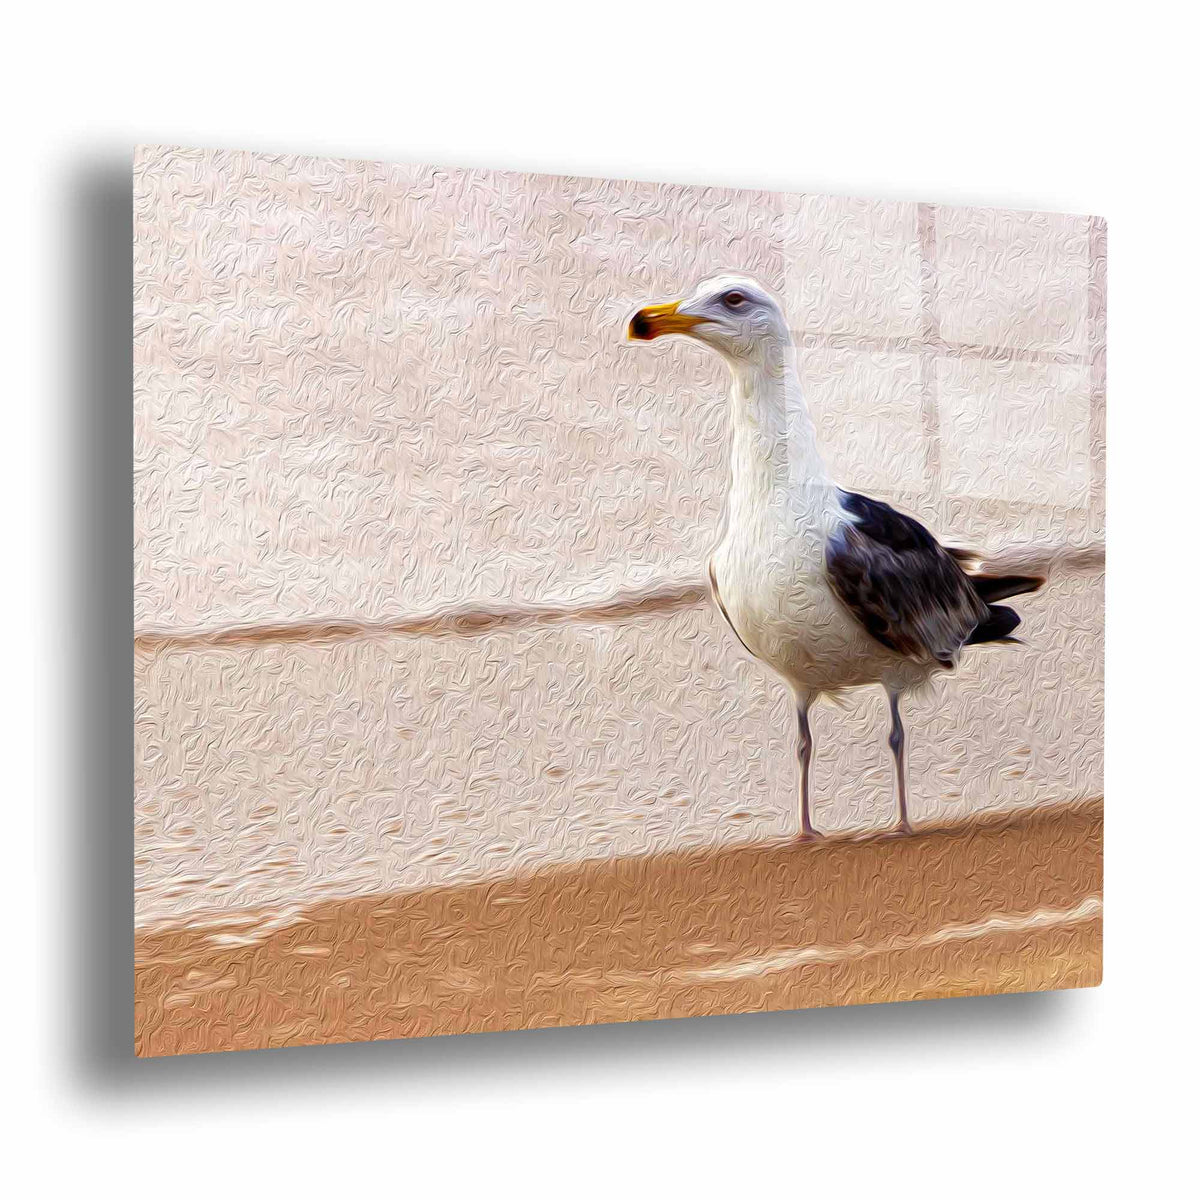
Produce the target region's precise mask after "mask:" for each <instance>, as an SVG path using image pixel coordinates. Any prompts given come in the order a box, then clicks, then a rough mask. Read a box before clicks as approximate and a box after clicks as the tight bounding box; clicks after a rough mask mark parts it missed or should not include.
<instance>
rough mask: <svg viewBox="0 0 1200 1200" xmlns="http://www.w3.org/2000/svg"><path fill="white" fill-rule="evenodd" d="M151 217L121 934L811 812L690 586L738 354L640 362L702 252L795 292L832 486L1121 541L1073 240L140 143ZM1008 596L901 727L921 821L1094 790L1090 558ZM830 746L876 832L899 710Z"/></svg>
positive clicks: (941, 511) (642, 188)
mask: <svg viewBox="0 0 1200 1200" xmlns="http://www.w3.org/2000/svg"><path fill="white" fill-rule="evenodd" d="M136 221H137V228H136V246H135V356H136V363H135V371H136V395H135V537H136V545H135V606H136V623H137V631H138V634H139V643H138V650H137V872H138V874H137V905H138V916H139V920H140V921H142V922H148V921H153V920H158V919H163V918H169V917H172V916H178V915H181V914H184V913H188V912H195V911H202V910H206V909H210V908H213V907H220V906H230V907H243V906H251V905H262V904H269V905H284V904H288V903H300V902H304V901H306V900H310V899H313V898H315V897H316V896H319V895H323V894H342V893H346V892H359V891H370V890H373V889H379V888H391V887H397V886H417V885H423V884H428V883H432V882H437V881H442V880H448V879H452V878H460V877H463V876H467V875H479V874H483V873H488V872H493V871H507V870H511V869H513V868H514V867H517V866H522V865H528V864H530V863H532V862H536V861H543V860H546V859H556V858H577V857H583V856H592V855H601V854H609V853H614V852H615V853H629V854H633V853H642V852H646V851H649V850H655V849H662V848H664V847H666V846H669V845H681V844H687V843H697V842H713V841H722V840H747V839H756V838H761V837H767V836H778V835H783V834H785V833H788V832H790V831H791V830H792V828H793V826H794V823H795V803H794V792H795V778H794V767H793V762H792V755H793V736H792V728H791V718H790V714H789V713H788V711H787V705H786V696H785V694H784V691H783V688H782V687H781V686H780V685H779V684H778V683H777V682H776V681H775V679H774V678H773V676H772V675H771V674H770V672H769V671H768V670H766V669H765V668H763V667H761V666H760V665H759V664H757V663H754V662H752V661H750V660H748V659H747V658H746V657H745V655H744V654H743V653H742V652H741V651H740V648H739V647H738V646H737V644H736V643H735V642H733V639H732V638H731V636H730V635H728V634H727V632H726V631H725V630H724V628H723V627H722V626H721V624H720V622H719V621H717V620H716V619H714V617H713V614H712V612H711V610H710V609H709V608H708V607H707V605H706V604H705V603H703V602H698V603H688V602H687V594H688V593H687V589H688V588H689V587H691V586H692V585H694V584H695V583H696V582H697V581H698V580H699V579H700V578H701V576H702V572H703V563H704V560H705V558H706V556H707V551H708V548H709V546H710V544H711V541H712V538H713V532H714V525H715V521H716V517H717V513H718V511H719V505H720V499H721V496H722V493H723V490H724V486H725V465H724V457H725V423H726V412H725V403H726V402H725V394H724V393H725V380H724V376H723V368H722V367H721V366H720V365H719V364H718V363H717V362H716V361H715V360H713V359H712V358H710V357H708V356H707V355H704V354H703V353H701V352H700V351H699V350H698V349H697V348H696V347H694V346H691V345H687V344H663V343H656V344H655V345H654V346H652V347H646V346H641V345H630V344H628V343H626V342H625V340H624V328H625V322H626V319H627V317H628V315H629V313H630V312H631V310H632V309H634V308H635V307H636V306H637V305H639V304H641V303H644V302H646V301H648V300H652V299H661V298H667V297H671V296H675V295H679V294H680V293H681V292H682V291H683V290H685V289H687V288H688V287H690V286H691V285H692V284H693V283H694V282H696V281H697V280H698V279H699V278H701V277H702V276H704V275H706V274H709V273H711V272H713V271H716V270H722V269H730V268H732V269H737V270H741V271H748V272H750V273H752V274H755V275H757V276H758V277H759V278H760V279H762V280H763V282H765V283H766V284H768V285H769V286H771V287H772V288H774V289H776V290H777V291H778V292H779V293H780V294H781V296H782V297H783V298H784V300H785V304H786V306H787V309H788V312H789V315H790V316H791V319H792V321H793V323H794V328H795V332H796V335H797V338H798V340H799V344H800V345H801V347H802V350H803V353H802V357H801V372H802V377H803V380H804V383H805V385H806V389H807V393H808V397H809V400H810V403H811V405H812V407H813V411H814V416H815V418H816V421H817V425H818V429H819V432H820V434H821V438H822V443H823V445H824V447H825V449H826V452H827V455H828V457H829V460H830V464H831V467H832V468H833V470H834V473H835V475H836V476H837V477H838V478H839V479H840V480H842V481H843V482H844V483H846V484H847V485H851V486H855V487H860V488H864V489H868V490H870V491H871V492H872V493H873V494H875V495H877V496H879V497H880V498H884V499H891V500H893V501H894V502H896V503H898V504H900V505H902V506H903V507H905V508H906V509H908V510H909V511H912V512H914V513H916V514H917V515H919V516H921V517H922V518H923V519H925V520H926V521H928V522H929V523H930V524H931V526H932V527H933V528H934V530H935V532H937V533H938V534H939V535H941V536H943V537H944V538H946V539H947V540H949V541H954V542H958V543H960V544H962V543H966V544H971V545H975V546H978V547H980V548H982V549H984V550H988V551H994V550H999V549H1001V548H1004V547H1006V546H1010V545H1013V544H1015V545H1017V546H1018V547H1029V546H1033V547H1035V551H1034V552H1035V553H1036V554H1038V555H1042V556H1044V555H1045V554H1046V553H1047V551H1048V550H1052V549H1054V548H1056V547H1064V546H1066V547H1086V546H1093V545H1094V544H1095V543H1097V542H1098V541H1099V539H1100V538H1101V537H1102V528H1103V513H1102V501H1103V489H1102V480H1103V413H1102V403H1103V295H1104V278H1103V253H1104V235H1103V227H1102V225H1101V224H1100V223H1099V222H1097V221H1095V220H1094V219H1091V218H1086V217H1068V216H1057V215H1047V214H1026V213H1011V212H996V211H990V210H950V209H942V208H937V209H935V208H932V207H931V206H926V205H915V204H910V205H905V204H892V203H874V202H868V201H848V200H840V199H831V198H828V197H811V196H784V195H773V194H768V193H760V192H734V191H728V190H717V189H695V188H683V187H667V186H662V185H650V184H637V183H627V182H612V181H595V180H577V179H564V178H550V177H530V176H519V175H512V174H503V173H491V172H462V171H448V170H437V169H432V168H423V167H402V166H388V165H381V164H364V163H343V162H331V161H327V160H315V159H303V158H296V157H278V156H266V155H251V154H232V153H204V152H199V151H178V150H148V151H145V152H143V153H142V154H141V156H140V157H139V161H138V165H137V182H136ZM664 589H666V591H667V592H670V590H671V589H675V591H674V592H671V594H672V595H675V596H676V597H678V596H680V595H682V596H683V597H684V602H683V603H672V604H669V605H666V606H665V607H660V608H658V609H655V610H653V611H647V612H645V613H642V614H641V615H638V616H636V617H630V616H628V615H626V616H624V617H622V618H621V619H612V618H611V617H605V618H603V619H602V618H601V617H599V616H596V615H595V614H592V615H588V616H584V617H582V618H576V619H572V617H571V613H572V611H573V610H574V609H576V608H578V606H580V605H583V604H595V603H597V602H602V601H604V600H606V599H607V598H609V597H611V596H613V595H614V594H617V593H622V594H626V595H637V594H642V593H648V594H649V595H650V596H651V598H653V597H654V596H656V595H662V594H665V593H664ZM522 605H533V606H540V607H542V608H549V609H554V610H556V611H558V613H559V615H560V618H561V619H559V620H558V621H557V622H556V623H553V624H544V623H543V624H534V625H529V626H518V625H508V624H505V623H504V614H505V613H506V612H511V611H513V610H514V609H518V608H519V607H520V606H522ZM480 607H485V608H487V609H488V610H489V611H490V612H491V614H492V616H493V618H495V621H494V623H493V625H492V626H491V627H489V628H488V629H486V630H484V631H482V632H478V633H475V634H471V635H469V636H467V635H447V634H444V633H442V634H438V635H436V636H435V635H433V634H431V633H429V632H420V631H419V629H417V628H415V627H413V626H412V621H413V619H414V618H423V617H427V616H432V617H436V616H437V615H438V614H441V613H445V612H446V611H447V610H452V611H458V610H462V609H467V610H470V609H478V608H480ZM1019 607H1020V608H1021V611H1022V613H1023V614H1024V616H1025V618H1026V624H1025V626H1024V627H1023V629H1022V633H1023V634H1024V635H1025V636H1026V638H1027V640H1028V643H1029V644H1028V646H1026V647H1024V648H1012V649H996V650H985V651H980V652H978V653H975V654H974V655H971V656H969V657H968V659H967V660H966V663H965V665H964V667H963V669H962V670H960V671H959V672H958V673H957V674H956V675H955V676H954V677H952V678H942V679H939V680H938V682H937V684H936V686H935V687H934V689H933V691H932V693H931V695H930V696H929V697H926V698H924V699H923V700H921V701H919V702H918V703H916V704H914V706H913V713H912V720H911V729H912V737H911V748H912V749H911V755H912V759H911V762H912V766H911V776H912V792H913V808H914V810H915V814H916V815H917V817H918V818H919V819H929V818H932V817H937V816H952V815H955V814H962V813H964V812H969V811H977V810H980V809H982V808H985V807H992V806H1017V805H1032V804H1038V803H1046V802H1048V801H1055V800H1063V799H1072V798H1078V797H1082V796H1092V795H1097V794H1099V792H1100V790H1101V787H1102V758H1101V745H1102V662H1101V657H1102V638H1103V632H1102V615H1103V611H1102V583H1101V578H1100V575H1099V573H1098V568H1097V567H1096V565H1095V562H1094V558H1093V561H1092V565H1090V566H1088V565H1086V564H1079V563H1077V564H1076V566H1075V567H1074V568H1073V569H1070V570H1063V571H1060V572H1059V573H1057V574H1056V575H1055V576H1054V577H1053V579H1052V582H1051V585H1050V586H1049V587H1048V588H1047V589H1046V590H1045V591H1044V592H1043V593H1041V594H1039V595H1037V596H1034V597H1027V598H1023V599H1022V601H1020V602H1019ZM322 623H331V624H336V625H337V626H338V627H339V628H338V630H337V631H336V632H335V633H334V634H333V635H329V636H324V637H322V636H319V635H318V633H317V632H316V631H313V630H311V629H310V630H309V631H308V632H305V631H304V629H303V628H300V629H298V630H297V631H294V632H293V633H292V634H290V635H289V636H288V637H280V636H279V630H278V629H275V630H274V631H272V629H270V628H264V627H277V626H280V625H291V626H298V627H302V626H313V625H320V624H322ZM358 627H361V628H359V631H358V632H356V628H358ZM231 629H233V630H236V631H240V633H239V636H238V637H237V638H234V639H229V638H226V640H224V641H221V640H219V639H220V638H221V636H222V633H223V631H225V632H227V631H229V630H231ZM198 634H199V635H206V636H215V637H217V638H218V640H217V641H216V642H215V643H214V642H212V641H208V642H205V641H204V640H202V639H200V640H196V638H195V635H198ZM189 638H191V639H192V640H188V639H189ZM816 729H817V735H818V738H819V739H820V740H821V745H820V748H819V758H818V760H817V768H816V770H817V775H816V792H817V811H818V817H819V820H820V821H821V823H822V824H823V825H824V826H825V827H830V828H848V827H852V826H855V825H868V824H872V823H879V822H882V821H884V820H886V819H887V814H888V812H889V811H890V804H891V778H890V766H889V760H888V758H887V753H886V748H885V746H884V733H885V730H884V726H883V714H882V705H881V702H880V699H879V698H878V697H876V696H875V695H874V694H872V693H863V694H861V695H856V696H854V697H853V698H851V700H850V701H849V704H848V706H847V708H846V709H845V710H843V711H838V710H834V709H831V708H826V709H823V710H821V711H820V712H819V713H818V716H817V721H816Z"/></svg>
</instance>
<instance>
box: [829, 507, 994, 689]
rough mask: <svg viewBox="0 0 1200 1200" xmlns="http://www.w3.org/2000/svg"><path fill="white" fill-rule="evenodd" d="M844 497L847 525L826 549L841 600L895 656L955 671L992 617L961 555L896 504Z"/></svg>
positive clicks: (831, 572) (833, 581)
mask: <svg viewBox="0 0 1200 1200" xmlns="http://www.w3.org/2000/svg"><path fill="white" fill-rule="evenodd" d="M839 498H840V500H841V502H842V507H843V508H844V509H845V511H846V522H845V524H843V525H842V526H841V528H839V530H838V531H837V533H836V534H834V536H833V537H831V538H830V539H829V542H828V544H827V545H826V547H825V570H826V572H827V574H828V576H829V581H830V583H831V584H832V585H833V589H834V591H835V592H836V593H837V595H838V598H839V599H840V600H841V601H842V603H843V604H844V605H845V606H846V607H847V608H848V609H849V610H850V612H851V613H853V614H854V616H855V618H856V619H857V620H858V622H859V624H861V625H862V627H863V628H864V629H865V630H866V631H867V632H868V633H869V634H870V635H871V636H872V637H873V638H874V639H875V640H876V641H877V642H880V643H882V644H883V645H884V646H886V647H887V648H888V649H889V650H894V651H895V652H896V653H897V654H903V655H906V656H907V657H909V658H916V659H926V658H932V659H934V660H935V661H937V662H939V663H941V664H942V666H944V667H952V666H953V665H954V662H955V659H956V657H957V655H958V652H959V650H961V649H962V647H963V645H964V644H965V643H966V642H967V641H968V640H969V639H970V638H971V635H972V634H973V633H974V632H975V630H976V628H977V627H978V626H979V625H980V624H981V623H982V622H984V621H985V620H987V619H988V616H989V612H988V606H987V604H986V603H985V602H984V601H983V599H982V598H981V597H980V596H979V595H978V593H977V592H976V591H975V589H974V587H972V585H971V582H970V580H969V579H968V578H967V576H966V575H965V574H964V572H963V570H962V568H961V567H960V566H959V565H958V562H957V561H956V559H955V556H954V555H952V554H951V553H950V552H949V551H948V550H946V549H945V548H944V547H943V546H941V545H939V544H938V542H937V540H936V539H935V538H934V537H933V535H932V534H931V533H930V532H929V531H928V530H927V529H926V528H925V527H924V526H923V525H921V524H920V522H918V521H914V520H913V519H912V517H906V516H905V515H904V514H903V513H899V512H897V511H896V510H895V509H894V508H892V507H891V506H890V505H887V504H882V503H880V502H879V501H877V500H871V499H868V498H867V497H866V496H859V495H857V494H856V493H854V492H842V493H840V497H839Z"/></svg>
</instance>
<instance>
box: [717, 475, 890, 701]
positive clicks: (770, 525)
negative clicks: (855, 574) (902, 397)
mask: <svg viewBox="0 0 1200 1200" xmlns="http://www.w3.org/2000/svg"><path fill="white" fill-rule="evenodd" d="M741 499H742V500H743V501H745V500H747V499H753V498H747V497H742V498H741ZM787 499H788V500H789V501H790V503H785V502H784V498H783V497H776V498H774V499H772V498H770V497H767V496H762V497H759V498H758V502H757V503H753V502H752V503H741V504H738V503H736V498H735V496H734V495H732V494H731V497H730V513H729V519H728V522H727V525H726V528H725V531H724V535H723V537H722V539H721V541H720V543H719V545H718V546H717V548H716V550H715V552H714V554H713V558H712V564H711V566H712V574H713V580H714V583H715V585H716V587H717V590H718V592H719V595H720V600H721V603H722V605H723V607H724V609H725V611H726V613H727V615H728V617H729V621H730V624H731V625H732V626H733V628H734V630H735V631H736V632H737V635H738V636H739V637H740V638H741V639H742V641H743V642H744V643H745V645H746V647H747V648H748V649H749V650H750V652H751V653H752V654H754V655H755V656H756V657H758V658H761V659H762V660H763V661H764V662H766V663H768V664H769V665H770V666H771V667H773V668H774V669H775V670H776V671H778V672H779V674H781V675H782V676H783V677H784V678H785V679H786V680H788V682H789V683H790V684H791V685H792V686H793V688H795V689H797V690H799V691H806V692H828V691H836V690H838V689H841V688H848V687H856V686H859V685H861V684H866V683H874V682H877V681H878V680H879V679H880V678H882V677H883V676H884V675H885V674H886V673H887V672H888V671H889V669H893V668H894V667H895V665H896V662H897V658H898V656H897V655H895V654H893V653H892V652H891V651H889V650H888V649H887V648H886V647H885V646H882V645H880V643H878V642H876V641H875V640H874V638H872V637H871V636H870V635H869V634H868V633H867V632H866V630H864V629H863V628H862V626H861V625H860V624H859V623H858V622H857V621H856V620H855V619H854V617H853V616H852V615H851V614H850V613H849V612H848V611H847V610H846V608H845V607H844V606H843V605H842V603H841V602H840V601H839V600H838V598H837V596H836V595H835V594H834V592H833V590H832V587H831V586H830V584H829V581H828V580H827V578H826V575H825V541H826V538H827V537H828V535H829V533H830V532H832V531H833V529H834V528H835V527H836V524H837V522H838V521H840V520H841V519H843V518H842V516H841V513H840V506H839V505H838V504H837V501H836V491H835V490H834V489H832V488H828V489H812V490H811V492H810V493H809V494H808V495H806V496H805V497H804V500H805V503H803V504H799V505H798V504H797V503H796V500H797V497H796V494H795V493H794V492H793V493H792V494H791V495H790V496H789V497H788V498H787Z"/></svg>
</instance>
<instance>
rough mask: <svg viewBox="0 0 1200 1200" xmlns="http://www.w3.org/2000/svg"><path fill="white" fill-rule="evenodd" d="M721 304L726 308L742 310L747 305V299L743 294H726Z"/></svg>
mask: <svg viewBox="0 0 1200 1200" xmlns="http://www.w3.org/2000/svg"><path fill="white" fill-rule="evenodd" d="M721 302H722V303H723V304H724V305H725V307H726V308H741V307H742V305H743V304H745V303H746V297H745V296H743V295H742V293H741V292H726V293H725V295H724V296H722V297H721Z"/></svg>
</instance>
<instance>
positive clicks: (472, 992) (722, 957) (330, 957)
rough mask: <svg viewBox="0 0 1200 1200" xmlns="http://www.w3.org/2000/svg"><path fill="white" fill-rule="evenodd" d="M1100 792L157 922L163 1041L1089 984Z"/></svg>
mask: <svg viewBox="0 0 1200 1200" xmlns="http://www.w3.org/2000/svg"><path fill="white" fill-rule="evenodd" d="M1101 870H1102V867H1101V804H1100V802H1099V801H1093V802H1090V803H1088V804H1085V805H1077V806H1070V807H1066V808H1057V809H1051V810H1046V811H1045V812H1042V813H1038V814H1031V815H1027V816H1024V817H1014V816H1009V817H1003V818H992V819H990V820H985V821H979V820H976V821H973V822H969V823H964V824H959V825H955V826H948V827H945V828H942V829H933V830H927V831H923V832H920V833H918V834H917V835H916V836H913V837H911V838H907V839H896V840H873V841H859V842H855V841H847V840H837V841H828V842H824V843H818V844H816V845H801V844H798V843H796V842H793V841H775V842H770V843H766V844H762V845H756V846H749V847H740V848H726V849H722V848H709V849H698V850H694V851H686V852H679V853H670V854H663V855H656V856H652V857H644V858H620V859H612V860H608V861H594V862H589V863H584V864H578V865H568V866H561V867H553V868H548V869H544V870H541V871H537V872H533V873H528V874H521V875H515V876H510V877H507V878H500V879H495V880H492V881H489V882H485V883H478V884H472V885H467V886H459V887H446V888H437V889H430V890H427V891H421V892H412V893H396V894H390V895H379V896H371V897H358V898H353V899H349V900H340V901H333V902H328V903H324V904H318V905H316V906H313V907H310V908H307V909H304V910H298V911H296V912H293V913H292V914H290V915H289V916H286V917H281V916H280V915H279V914H278V913H277V912H275V913H272V914H271V915H269V916H267V917H265V918H263V919H259V920H256V919H255V918H254V917H251V916H244V917H242V918H239V919H237V920H234V921H230V922H228V923H226V924H224V925H219V926H214V925H212V924H205V925H196V926H193V927H182V928H175V929H169V930H160V931H158V932H149V933H143V934H142V935H140V936H139V938H138V941H137V957H136V963H137V965H136V1010H137V1012H136V1028H137V1031H138V1033H137V1042H136V1047H137V1053H138V1054H139V1055H144V1056H149V1055H162V1054H178V1053H190V1052H197V1051H213V1050H238V1049H252V1048H261V1047H271V1046H286V1045H302V1044H308V1043H321V1042H343V1041H359V1040H364V1039H370V1038H394V1037H419V1036H425V1035H429V1034H446V1033H467V1032H479V1031H484V1030H497V1029H519V1028H536V1027H540V1026H550V1025H569V1024H588V1023H599V1022H608V1021H627V1020H645V1019H652V1018H662V1017H684V1016H699V1015H707V1014H712V1013H728V1012H738V1011H761V1010H771V1009H787V1008H798V1007H814V1006H821V1005H832V1004H846V1003H871V1002H875V1001H891V1000H909V999H917V998H931V997H945V996H956V995H965V994H980V993H992V992H1018V991H1030V990H1035V989H1046V988H1062V987H1080V986H1089V985H1095V984H1097V983H1099V982H1100V974H1101V965H1100V964H1101V925H1100V920H1101V901H1100V893H1101Z"/></svg>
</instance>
